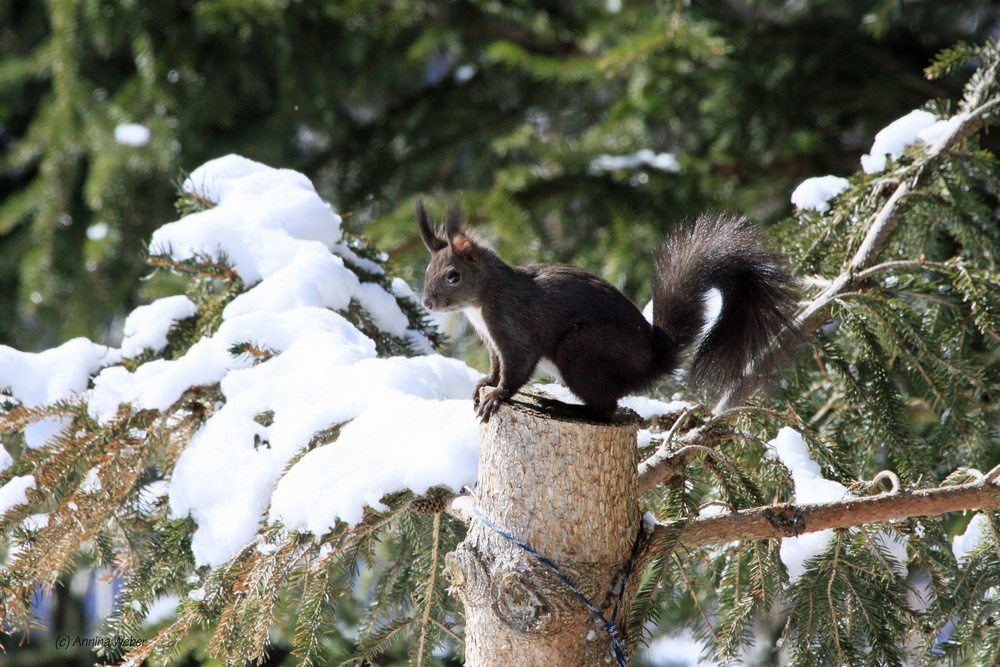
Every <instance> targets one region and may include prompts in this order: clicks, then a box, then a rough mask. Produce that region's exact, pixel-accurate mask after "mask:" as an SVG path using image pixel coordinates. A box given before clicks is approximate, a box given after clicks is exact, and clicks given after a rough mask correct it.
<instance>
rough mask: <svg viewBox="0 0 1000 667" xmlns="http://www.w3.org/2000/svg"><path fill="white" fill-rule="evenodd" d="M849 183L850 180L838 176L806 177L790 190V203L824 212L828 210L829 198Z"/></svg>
mask: <svg viewBox="0 0 1000 667" xmlns="http://www.w3.org/2000/svg"><path fill="white" fill-rule="evenodd" d="M850 185H851V183H850V181H848V180H847V179H846V178H840V177H839V176H817V177H815V178H807V179H806V180H804V181H802V182H801V183H799V187H797V188H795V191H794V192H792V203H793V204H795V206H796V207H798V208H800V209H803V210H807V209H812V210H814V211H819V212H820V213H826V212H827V211H829V210H830V200H831V199H833V198H834V197H836V196H837V195H839V194H840V193H842V192H843V191H844V190H846V189H847V188H848V187H850Z"/></svg>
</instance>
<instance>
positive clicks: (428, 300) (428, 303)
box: [423, 296, 431, 310]
mask: <svg viewBox="0 0 1000 667" xmlns="http://www.w3.org/2000/svg"><path fill="white" fill-rule="evenodd" d="M423 304H424V308H426V309H427V310H430V309H431V298H430V297H429V296H425V297H424V301H423Z"/></svg>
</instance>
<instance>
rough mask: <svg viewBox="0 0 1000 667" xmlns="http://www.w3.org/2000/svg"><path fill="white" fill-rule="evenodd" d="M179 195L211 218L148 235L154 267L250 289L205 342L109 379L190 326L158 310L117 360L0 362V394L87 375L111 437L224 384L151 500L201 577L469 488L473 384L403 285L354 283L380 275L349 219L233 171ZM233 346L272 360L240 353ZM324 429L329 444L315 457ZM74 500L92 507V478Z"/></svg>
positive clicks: (294, 189)
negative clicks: (225, 271)
mask: <svg viewBox="0 0 1000 667" xmlns="http://www.w3.org/2000/svg"><path fill="white" fill-rule="evenodd" d="M184 187H185V189H186V190H187V191H188V192H192V193H194V194H196V195H197V196H198V197H199V198H201V199H202V200H204V201H205V202H206V204H207V208H206V209H205V210H202V211H200V212H197V213H194V214H191V215H188V216H186V217H184V218H183V219H181V220H179V221H176V222H172V223H169V224H166V225H164V226H163V227H161V228H160V229H159V230H157V231H156V232H155V233H154V235H153V238H152V240H151V243H150V253H151V254H153V255H157V254H169V255H170V256H171V257H172V258H173V259H174V260H177V261H185V260H196V261H201V260H204V259H206V258H208V259H212V260H220V259H222V258H226V260H227V262H228V263H229V265H230V266H231V267H232V268H233V270H234V271H235V272H236V273H237V274H238V275H239V277H240V278H241V279H242V281H243V283H244V285H245V287H246V290H245V291H244V292H243V293H241V294H240V295H239V296H237V297H236V298H234V299H233V300H232V301H231V302H230V303H229V304H228V305H227V306H226V307H225V308H224V310H223V311H222V317H221V323H220V324H219V326H218V328H217V330H216V331H215V333H214V334H211V335H208V336H205V337H203V338H201V339H200V340H198V341H197V342H196V343H195V344H194V345H192V346H191V347H190V348H189V349H188V350H187V351H186V352H185V353H184V354H182V355H180V356H178V357H177V358H171V359H154V360H151V361H148V362H146V363H143V364H139V365H138V366H136V367H135V368H133V369H132V370H129V369H127V368H125V367H124V366H122V365H111V364H115V363H117V362H119V361H120V360H121V358H122V354H124V356H125V357H126V358H134V357H135V356H137V355H139V354H140V353H141V352H142V351H143V350H145V349H152V350H157V351H159V350H161V349H163V347H164V346H165V345H166V343H167V340H166V335H167V333H168V332H169V330H170V328H171V327H172V326H173V324H174V323H175V322H177V321H178V320H180V319H183V318H185V317H189V316H191V315H192V314H194V313H195V311H196V309H195V304H194V303H192V302H191V301H190V300H189V299H188V298H187V297H185V296H174V297H167V298H164V299H159V300H157V301H155V302H153V303H151V304H149V305H147V306H141V307H139V308H137V309H135V310H134V311H133V312H132V313H131V314H130V315H129V317H128V318H127V320H126V324H125V331H124V342H123V350H122V352H119V351H117V350H109V349H108V348H105V347H103V346H96V345H94V344H93V343H91V342H90V341H86V340H85V339H78V340H77V341H71V342H70V343H68V344H66V345H65V346H63V347H62V348H57V349H56V350H50V351H48V352H45V353H42V354H41V355H30V354H24V353H21V352H17V351H14V350H10V349H9V348H0V386H3V385H9V386H10V390H11V393H12V394H13V396H14V398H15V399H16V400H18V401H21V402H22V403H24V404H25V405H38V404H42V403H46V402H49V401H52V400H57V399H59V398H62V397H65V396H67V395H69V394H71V393H72V392H79V391H84V390H86V389H87V385H88V380H89V377H90V375H92V374H95V373H96V377H94V378H93V381H92V384H93V386H92V389H90V390H89V394H88V401H87V406H88V412H89V414H90V416H91V417H93V418H94V419H96V420H97V421H98V422H99V423H104V424H106V423H109V422H110V421H111V420H113V419H114V418H115V417H116V415H117V414H118V412H119V409H120V407H121V406H122V405H123V404H126V405H128V406H130V407H131V409H134V410H138V409H154V410H168V409H171V408H176V405H177V403H178V401H179V400H180V399H181V397H182V396H183V395H184V393H185V392H186V391H187V390H188V389H189V388H191V387H192V386H212V385H216V384H217V385H218V387H219V391H220V393H221V400H218V401H216V402H215V403H213V404H209V405H208V406H207V418H206V420H205V422H204V423H203V424H202V425H201V426H200V428H199V429H198V430H197V431H196V432H195V434H194V435H193V436H192V438H191V440H190V442H189V443H188V445H187V447H186V448H185V449H184V451H183V452H182V453H181V454H180V456H179V458H178V460H177V463H176V466H175V468H174V470H173V471H172V473H171V475H170V478H169V479H168V480H161V481H157V482H155V483H153V484H150V485H149V486H148V487H147V488H146V489H144V490H143V497H144V498H145V499H146V500H147V501H150V502H152V501H154V500H155V499H156V498H158V497H162V496H163V495H166V496H167V499H168V503H169V507H170V510H171V512H172V515H173V516H175V517H184V516H191V517H192V518H194V520H195V522H196V524H197V529H196V531H195V533H194V536H193V539H192V551H193V553H194V556H195V559H196V561H197V563H198V564H199V565H205V564H207V565H211V566H217V565H220V564H222V563H225V562H226V561H228V560H230V559H231V558H233V557H234V556H236V555H238V554H239V553H240V552H241V551H242V550H243V549H244V548H247V547H248V546H249V545H251V544H254V543H255V542H256V540H257V535H258V533H259V530H260V529H261V527H262V525H263V524H266V523H267V522H269V521H271V522H277V521H280V522H282V523H283V524H284V525H285V526H289V527H294V528H298V529H304V530H309V531H311V532H314V533H317V534H321V533H324V532H326V531H328V530H329V529H330V528H332V527H334V526H335V525H336V524H337V523H338V522H340V521H344V522H347V523H356V522H358V521H360V520H361V518H362V516H363V511H364V507H365V506H366V505H370V506H374V507H378V506H379V502H380V500H381V498H382V497H383V496H384V495H385V494H386V493H391V492H395V491H399V490H402V489H406V488H409V489H412V490H413V491H415V492H416V493H422V492H424V491H426V490H427V489H429V488H431V487H433V486H438V485H446V486H449V487H451V488H454V489H456V490H457V489H459V488H461V487H462V486H463V485H465V484H471V483H472V482H473V481H474V480H475V477H476V468H477V464H478V453H477V450H478V444H479V425H478V422H477V421H476V418H475V411H474V410H473V407H472V401H471V400H470V398H469V397H470V396H471V394H472V388H473V386H474V385H475V383H476V382H477V381H478V380H479V378H480V377H481V374H480V373H478V372H476V371H475V370H473V369H471V368H469V367H468V366H467V365H465V364H464V363H462V362H459V361H457V360H454V359H446V358H444V357H442V356H440V355H437V354H433V353H432V352H433V351H432V348H431V345H430V342H429V341H428V340H427V338H426V337H425V336H424V335H423V334H420V333H419V332H417V331H415V330H413V329H411V328H410V325H409V320H408V318H407V317H406V315H405V314H404V312H403V311H402V309H401V308H400V307H399V303H398V302H397V298H398V297H405V298H411V299H412V298H413V291H412V290H411V289H410V288H409V286H408V285H406V284H405V282H403V281H400V280H394V281H392V284H391V286H390V288H389V289H385V288H383V287H382V286H381V285H380V284H377V283H372V282H366V281H365V279H364V278H363V277H359V275H358V274H356V273H355V272H354V271H352V270H351V268H350V266H352V265H353V266H358V267H360V268H361V269H363V272H364V275H376V276H384V274H385V271H384V269H383V268H382V266H381V265H380V264H378V263H377V262H373V261H371V260H369V259H365V258H363V257H360V256H358V254H357V253H356V252H355V251H354V250H353V249H351V248H349V247H348V246H347V245H346V244H344V243H342V234H341V228H340V222H341V219H340V217H339V216H338V215H336V214H335V213H334V212H333V210H332V209H331V208H330V207H329V206H328V205H327V204H326V203H324V202H323V201H322V200H321V199H320V198H319V196H318V195H317V194H316V191H315V189H314V188H313V186H312V183H310V181H309V180H308V179H307V178H306V177H304V176H303V175H301V174H298V173H296V172H293V171H288V170H280V169H272V168H271V167H267V166H265V165H262V164H259V163H256V162H253V161H251V160H247V159H245V158H242V157H238V156H234V155H230V156H227V157H224V158H220V159H218V160H213V161H211V162H209V163H207V164H205V165H203V166H202V167H199V168H198V169H196V170H195V171H194V172H193V173H192V174H191V176H190V178H189V179H188V180H187V182H186V183H185V185H184ZM414 300H415V299H414ZM355 305H356V306H359V307H360V308H361V309H363V310H364V312H365V316H366V319H367V321H369V322H371V323H372V324H373V325H374V326H376V327H378V328H379V329H381V330H382V331H383V332H385V333H388V334H391V335H393V336H396V337H399V338H401V339H403V340H406V341H408V342H409V343H410V344H411V345H412V346H413V348H414V349H415V350H418V351H420V352H424V353H425V354H423V355H422V356H417V357H410V358H407V357H390V358H379V357H378V356H377V351H376V345H375V342H374V341H373V340H372V339H371V338H369V337H368V336H367V335H365V334H364V333H362V332H361V331H360V330H359V329H358V328H356V327H355V326H354V325H353V324H351V322H350V321H348V320H347V319H346V318H345V317H344V316H343V315H341V314H340V313H338V312H335V311H346V310H347V309H349V308H351V307H353V306H355ZM237 344H250V345H252V346H254V347H255V348H256V349H259V350H263V351H265V352H266V353H267V354H266V355H265V356H262V357H257V356H255V355H252V354H234V353H233V352H231V351H230V350H231V349H232V348H233V347H234V346H235V345H237ZM98 371H99V372H98ZM262 414H267V415H268V418H267V419H261V418H260V417H261V415H262ZM262 422H263V423H262ZM264 424H267V425H266V426H265V425H264ZM58 426H59V425H58V424H57V425H56V427H58ZM333 427H340V432H339V435H338V437H337V439H336V440H335V441H334V442H332V443H329V444H317V443H316V442H315V441H314V440H315V438H316V435H317V433H320V432H328V431H329V430H330V429H332V428H333ZM307 450H308V451H307ZM304 452H305V453H304ZM293 461H297V462H295V463H294V464H293ZM5 488H8V487H5ZM81 488H82V489H83V490H84V491H85V492H98V491H100V488H101V484H100V478H99V476H98V468H94V469H92V470H90V472H89V473H88V475H87V476H86V479H85V480H84V482H83V484H82V486H81ZM9 489H10V491H9V492H8V493H9V494H11V497H12V498H13V497H14V495H13V494H15V491H16V490H17V489H16V488H15V486H9ZM18 497H19V496H18ZM11 502H13V500H12V501H11Z"/></svg>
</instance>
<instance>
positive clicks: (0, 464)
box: [0, 445, 14, 473]
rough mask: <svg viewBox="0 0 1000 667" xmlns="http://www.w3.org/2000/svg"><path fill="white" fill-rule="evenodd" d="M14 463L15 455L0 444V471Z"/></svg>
mask: <svg viewBox="0 0 1000 667" xmlns="http://www.w3.org/2000/svg"><path fill="white" fill-rule="evenodd" d="M13 463H14V457H13V456H11V455H10V453H9V452H8V451H7V450H6V449H4V448H3V445H0V473H3V471H4V470H6V469H7V468H9V467H10V466H11V465H13Z"/></svg>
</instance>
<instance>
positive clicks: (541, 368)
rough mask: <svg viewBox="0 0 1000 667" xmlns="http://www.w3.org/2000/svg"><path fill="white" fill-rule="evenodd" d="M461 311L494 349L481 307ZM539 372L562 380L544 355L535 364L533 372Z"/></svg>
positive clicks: (557, 380)
mask: <svg viewBox="0 0 1000 667" xmlns="http://www.w3.org/2000/svg"><path fill="white" fill-rule="evenodd" d="M462 312H463V313H465V316H466V317H467V318H468V319H469V322H471V323H472V326H473V327H475V329H476V331H477V332H478V333H479V337H480V338H482V339H483V342H485V343H486V345H488V346H489V347H491V348H492V349H493V350H496V349H497V348H496V345H494V344H493V338H492V337H491V336H490V330H489V329H487V328H486V322H485V321H484V320H483V309H482V308H465V309H464V310H463V311H462ZM540 373H544V374H545V375H548V376H550V377H551V378H553V379H554V380H555V381H556V382H559V383H562V381H563V379H562V375H560V373H559V369H558V368H556V365H555V363H553V362H552V361H550V360H549V359H546V358H544V357H543V358H542V359H540V360H539V361H538V365H537V366H535V373H534V374H535V375H538V374H540Z"/></svg>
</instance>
